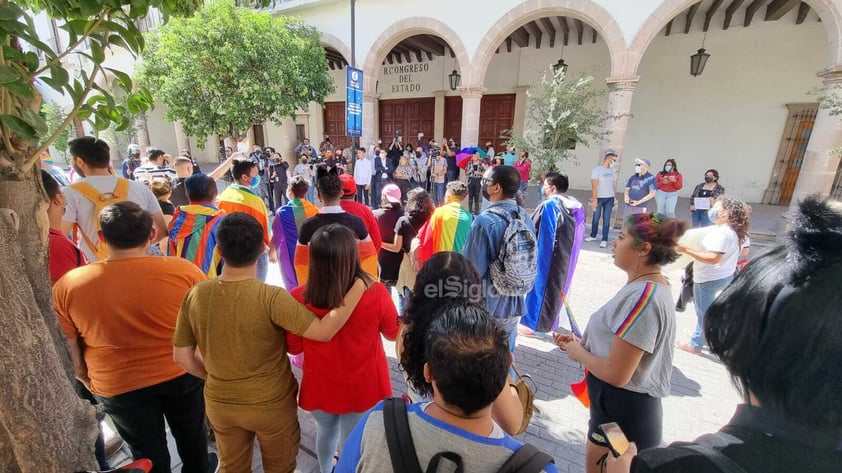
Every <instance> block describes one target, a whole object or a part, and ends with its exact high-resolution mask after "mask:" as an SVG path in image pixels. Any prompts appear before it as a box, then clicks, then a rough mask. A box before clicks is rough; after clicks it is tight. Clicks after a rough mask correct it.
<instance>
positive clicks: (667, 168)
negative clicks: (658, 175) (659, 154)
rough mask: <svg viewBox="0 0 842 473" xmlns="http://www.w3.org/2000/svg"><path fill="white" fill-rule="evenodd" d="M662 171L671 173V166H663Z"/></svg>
mask: <svg viewBox="0 0 842 473" xmlns="http://www.w3.org/2000/svg"><path fill="white" fill-rule="evenodd" d="M664 171H666V172H670V171H672V165H671V164H667V165H666V166H664Z"/></svg>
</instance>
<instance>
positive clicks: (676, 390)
mask: <svg viewBox="0 0 842 473" xmlns="http://www.w3.org/2000/svg"><path fill="white" fill-rule="evenodd" d="M701 388H702V386H701V385H700V384H699V383H697V382H696V381H694V380H692V379H690V378H688V377H687V376H685V375H684V373H682V372H681V370H680V369H678V368H677V367H675V366H673V367H672V382H671V383H670V395H671V396H684V397H699V396H701V395H702V392H701Z"/></svg>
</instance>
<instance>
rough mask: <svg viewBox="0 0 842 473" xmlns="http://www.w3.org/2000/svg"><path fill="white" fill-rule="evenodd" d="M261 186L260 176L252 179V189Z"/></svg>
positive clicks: (250, 184)
mask: <svg viewBox="0 0 842 473" xmlns="http://www.w3.org/2000/svg"><path fill="white" fill-rule="evenodd" d="M258 184H260V176H254V177H252V178H251V182H249V186H250V187H257V185H258Z"/></svg>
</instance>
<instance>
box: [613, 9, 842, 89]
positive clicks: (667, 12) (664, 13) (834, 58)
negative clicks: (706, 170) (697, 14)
mask: <svg viewBox="0 0 842 473" xmlns="http://www.w3.org/2000/svg"><path fill="white" fill-rule="evenodd" d="M698 1H699V0H664V2H663V3H662V4H661V6H659V7H658V8H657V9H656V10H655V11H654V12H652V14H651V15H649V18H648V19H647V20H646V22H645V23H644V24H643V26H641V28H640V30H639V31H638V33H637V35H636V36H635V38H634V40H633V41H632V44H631V47H629V51H628V61H627V63H626V64H625V67H624V69H623V70H622V71H621V72H620V75H624V76H633V75H635V74H636V73H637V69H638V67H639V66H640V61H641V59H642V58H643V54H644V53H645V52H646V49H647V48H648V47H649V45H650V44H651V43H652V40H654V39H655V37H656V36H657V35H658V33H659V32H660V31H661V30H662V29H663V28H664V27H665V26H666V24H667V23H669V22H670V20H672V19H673V18H675V17H676V16H678V15H679V14H680V13H681V12H683V11H684V10H686V9H688V8H690V6H691V5H693V4H694V3H697V2H698ZM807 3H808V4H809V5H810V7H811V8H812V9H813V10H815V11H816V13H817V14H818V15H819V17H820V18H821V19H822V23H824V25H825V32H826V33H827V67H828V68H832V67H834V66H838V65H842V11H840V8H839V5H838V2H837V1H836V0H809V1H807Z"/></svg>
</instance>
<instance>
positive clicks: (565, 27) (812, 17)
mask: <svg viewBox="0 0 842 473" xmlns="http://www.w3.org/2000/svg"><path fill="white" fill-rule="evenodd" d="M778 20H781V21H792V22H794V23H795V24H798V25H800V24H802V23H805V22H809V21H812V22H815V21H821V19H820V18H819V16H818V15H817V14H816V12H815V11H814V10H812V9H811V8H810V6H809V5H808V4H807V3H806V2H802V1H800V0H702V1H700V2H698V3H695V4H693V5H691V6H689V7H688V8H687V9H686V10H684V11H683V12H681V13H680V14H679V15H677V16H676V17H675V18H673V19H672V20H671V21H670V22H669V23H667V25H666V26H665V27H664V28H663V30H662V34H664V35H665V36H670V35H676V34H689V33H690V32H692V31H704V32H707V31H708V30H709V29H710V28H721V29H723V30H727V29H728V28H731V27H749V26H751V24H752V23H753V22H755V23H756V22H760V21H778ZM598 37H599V34H598V33H597V31H596V29H594V28H592V27H590V26H588V24H587V23H585V22H584V21H582V20H579V19H577V18H573V17H567V16H550V17H543V18H539V19H537V20H534V21H530V22H528V23H526V24H524V25H522V26H520V27H519V28H517V29H516V30H514V32H512V34H510V35H509V36H508V37H507V38H506V39H505V40H504V41H503V42H502V43H501V44H500V45H499V47H498V48H497V50H496V51H495V52H496V53H500V52H501V51H506V52H511V51H512V48H535V49H541V47H548V48H553V47H556V45H560V44H564V46H569V45H576V44H578V45H581V44H584V43H586V42H590V43H596V42H597V38H598ZM325 55H326V57H327V62H328V67H329V68H330V69H331V70H342V69H344V68H345V66H347V65H348V61H347V60H346V58H345V57H344V56H343V55H342V54H341V53H340V52H339V51H337V50H336V49H334V48H332V47H330V46H325ZM445 55H449V56H450V57H455V55H454V53H453V51H452V49H451V48H450V47H449V46H448V44H447V42H446V41H445V40H444V39H442V38H440V37H438V36H435V35H430V34H422V35H415V36H411V37H409V38H406V39H403V40H402V41H400V42H399V43H398V44H397V45H395V47H393V48H392V50H391V51H389V53H388V54H387V55H386V58H385V59H384V60H383V64H387V63H388V64H395V63H397V64H407V63H421V62H425V61H433V60H434V59H435V58H436V57H441V56H445Z"/></svg>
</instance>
